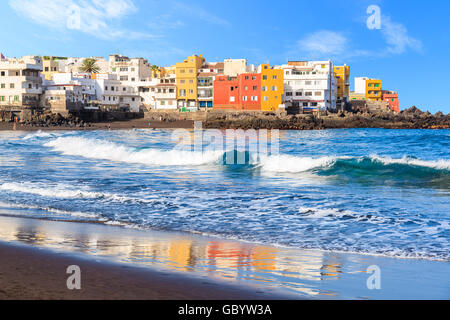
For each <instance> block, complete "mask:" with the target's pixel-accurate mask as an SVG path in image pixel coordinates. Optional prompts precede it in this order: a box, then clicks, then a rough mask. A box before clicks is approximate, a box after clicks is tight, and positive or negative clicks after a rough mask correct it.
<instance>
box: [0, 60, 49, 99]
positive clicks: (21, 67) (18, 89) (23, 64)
mask: <svg viewBox="0 0 450 320" xmlns="http://www.w3.org/2000/svg"><path fill="white" fill-rule="evenodd" d="M3 58H4V57H3V56H2V59H1V60H0V106H17V107H25V106H27V107H37V106H38V105H39V99H40V95H41V94H42V78H41V75H40V73H41V71H42V59H41V58H40V57H37V56H24V57H22V58H18V59H16V58H14V59H7V58H4V59H3Z"/></svg>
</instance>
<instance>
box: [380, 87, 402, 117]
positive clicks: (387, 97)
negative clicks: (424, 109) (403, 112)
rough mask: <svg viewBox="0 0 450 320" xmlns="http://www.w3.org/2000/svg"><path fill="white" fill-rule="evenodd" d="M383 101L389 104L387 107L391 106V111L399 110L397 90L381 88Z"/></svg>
mask: <svg viewBox="0 0 450 320" xmlns="http://www.w3.org/2000/svg"><path fill="white" fill-rule="evenodd" d="M383 101H385V102H387V103H388V104H389V108H391V110H392V111H395V112H400V103H399V100H398V93H397V92H394V91H388V90H383Z"/></svg>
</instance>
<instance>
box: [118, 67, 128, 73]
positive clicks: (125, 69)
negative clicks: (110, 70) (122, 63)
mask: <svg viewBox="0 0 450 320" xmlns="http://www.w3.org/2000/svg"><path fill="white" fill-rule="evenodd" d="M120 72H128V68H120Z"/></svg>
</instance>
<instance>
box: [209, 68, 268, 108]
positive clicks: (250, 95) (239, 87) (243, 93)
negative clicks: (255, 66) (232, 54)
mask: <svg viewBox="0 0 450 320" xmlns="http://www.w3.org/2000/svg"><path fill="white" fill-rule="evenodd" d="M214 110H258V111H259V110H261V74H260V73H243V74H239V75H238V76H236V77H229V76H225V75H223V76H217V77H216V79H215V81H214Z"/></svg>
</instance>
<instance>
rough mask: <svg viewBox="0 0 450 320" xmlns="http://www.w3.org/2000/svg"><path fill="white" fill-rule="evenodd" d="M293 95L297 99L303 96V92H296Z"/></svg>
mask: <svg viewBox="0 0 450 320" xmlns="http://www.w3.org/2000/svg"><path fill="white" fill-rule="evenodd" d="M295 95H296V96H297V97H301V96H302V95H303V92H301V91H297V92H296V93H295Z"/></svg>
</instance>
